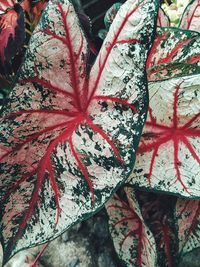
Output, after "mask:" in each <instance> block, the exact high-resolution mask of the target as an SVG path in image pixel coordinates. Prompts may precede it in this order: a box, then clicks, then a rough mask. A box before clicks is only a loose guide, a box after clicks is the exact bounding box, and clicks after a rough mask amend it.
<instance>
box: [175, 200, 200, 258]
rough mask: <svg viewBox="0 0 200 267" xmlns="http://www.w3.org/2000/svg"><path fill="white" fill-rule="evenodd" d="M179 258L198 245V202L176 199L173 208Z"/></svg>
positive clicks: (199, 225)
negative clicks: (174, 207)
mask: <svg viewBox="0 0 200 267" xmlns="http://www.w3.org/2000/svg"><path fill="white" fill-rule="evenodd" d="M175 222H176V227H177V234H178V245H179V258H180V257H181V256H183V255H184V254H186V253H188V252H191V251H192V250H193V249H195V248H198V247H200V202H199V201H197V200H185V199H178V200H177V203H176V209H175Z"/></svg>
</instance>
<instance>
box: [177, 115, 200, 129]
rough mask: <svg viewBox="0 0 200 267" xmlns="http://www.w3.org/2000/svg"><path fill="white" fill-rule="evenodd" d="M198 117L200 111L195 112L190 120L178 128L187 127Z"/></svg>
mask: <svg viewBox="0 0 200 267" xmlns="http://www.w3.org/2000/svg"><path fill="white" fill-rule="evenodd" d="M198 117H200V112H199V113H197V114H196V115H195V116H194V117H193V118H192V119H191V120H189V121H188V122H187V123H186V124H185V125H183V126H182V127H180V129H185V128H188V127H190V126H191V125H192V123H193V122H194V121H195V120H196V119H197V118H198Z"/></svg>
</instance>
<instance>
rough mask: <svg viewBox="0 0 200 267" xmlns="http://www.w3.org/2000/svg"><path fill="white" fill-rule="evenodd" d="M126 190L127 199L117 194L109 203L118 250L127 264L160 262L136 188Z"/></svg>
mask: <svg viewBox="0 0 200 267" xmlns="http://www.w3.org/2000/svg"><path fill="white" fill-rule="evenodd" d="M125 191H126V193H127V198H128V203H127V202H125V201H124V200H122V199H120V198H119V197H118V196H117V195H114V197H113V198H112V199H111V200H110V201H109V202H108V203H107V204H106V209H107V213H108V216H109V228H110V232H111V236H112V239H113V242H114V246H115V249H116V252H117V254H118V256H119V258H120V259H121V260H123V262H124V263H125V266H127V267H129V266H130V267H131V266H136V267H154V266H157V265H156V262H157V255H156V244H155V239H154V237H153V235H152V233H151V231H150V230H149V228H148V227H147V225H146V224H145V222H144V220H143V217H142V214H141V211H140V207H139V204H138V202H137V200H136V198H135V195H134V191H133V189H131V188H126V189H125Z"/></svg>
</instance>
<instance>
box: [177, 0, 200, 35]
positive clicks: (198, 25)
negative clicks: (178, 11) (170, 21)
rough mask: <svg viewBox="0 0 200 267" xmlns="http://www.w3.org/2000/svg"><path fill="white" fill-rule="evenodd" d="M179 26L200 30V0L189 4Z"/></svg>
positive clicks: (194, 0)
mask: <svg viewBox="0 0 200 267" xmlns="http://www.w3.org/2000/svg"><path fill="white" fill-rule="evenodd" d="M179 27H180V28H183V29H188V30H192V31H198V32H200V0H193V1H191V2H190V3H189V4H188V6H187V7H186V9H185V11H184V13H183V15H182V18H181V21H180V25H179Z"/></svg>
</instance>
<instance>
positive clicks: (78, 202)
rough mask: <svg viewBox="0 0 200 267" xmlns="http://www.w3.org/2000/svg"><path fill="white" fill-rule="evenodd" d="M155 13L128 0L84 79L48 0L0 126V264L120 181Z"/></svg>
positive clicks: (68, 20)
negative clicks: (0, 247) (1, 259)
mask: <svg viewBox="0 0 200 267" xmlns="http://www.w3.org/2000/svg"><path fill="white" fill-rule="evenodd" d="M157 10H158V3H157V1H152V0H145V1H139V0H138V1H135V0H128V1H127V2H126V3H125V4H124V5H123V6H122V8H121V9H120V12H119V13H118V14H117V16H116V18H115V20H114V22H113V24H112V26H111V28H110V31H109V33H108V35H107V38H106V40H105V42H104V44H103V47H102V49H101V51H100V53H99V56H98V57H97V59H96V62H95V64H94V66H93V67H92V70H91V72H90V75H88V74H87V73H86V69H87V65H86V63H87V43H86V40H85V37H84V34H83V32H82V30H81V28H80V27H79V22H78V18H77V16H76V14H75V12H74V8H73V6H72V4H70V2H69V1H67V0H60V1H55V0H52V1H49V4H48V5H47V7H46V9H45V11H44V12H43V15H42V17H41V20H40V23H39V25H38V26H37V28H36V30H35V32H34V34H33V36H32V38H31V41H30V44H29V47H28V49H27V52H26V56H25V58H26V59H25V62H24V64H23V66H22V68H21V71H20V74H19V81H18V84H17V85H16V87H15V89H14V90H13V92H12V95H11V100H10V103H9V104H8V105H7V107H6V108H5V109H4V112H3V115H2V120H1V131H0V140H1V144H0V168H1V180H0V190H1V195H0V199H1V209H2V210H1V220H2V224H1V233H2V238H3V247H4V262H6V261H7V260H8V259H9V258H10V257H11V256H12V255H13V254H15V253H16V252H17V251H19V250H21V249H23V248H26V247H30V246H34V245H37V244H40V243H43V242H47V241H48V240H50V239H53V238H55V237H56V236H58V235H60V234H61V233H62V232H63V231H65V230H66V229H67V228H69V227H70V226H71V225H73V224H74V223H76V222H78V221H81V220H83V219H86V218H87V217H89V216H91V215H92V213H93V212H95V211H96V210H97V209H99V208H100V207H101V206H102V205H103V204H104V203H105V201H106V200H107V199H108V198H109V197H110V195H111V194H112V193H113V191H115V190H116V187H118V186H119V185H121V184H122V183H123V182H124V181H125V179H127V177H128V176H129V174H130V172H131V171H132V168H133V165H134V161H135V151H136V149H137V146H138V143H139V137H140V134H141V131H142V127H143V124H144V122H145V119H146V113H147V105H148V93H147V79H146V75H145V63H146V58H147V53H148V49H149V47H150V46H151V43H152V38H153V32H154V27H155V19H156V12H157ZM147 47H148V48H147Z"/></svg>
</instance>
